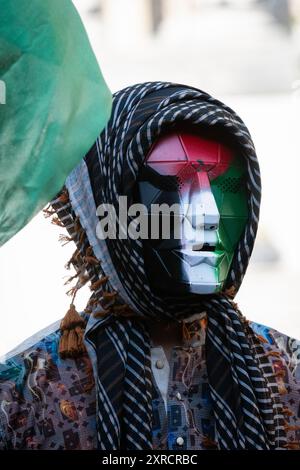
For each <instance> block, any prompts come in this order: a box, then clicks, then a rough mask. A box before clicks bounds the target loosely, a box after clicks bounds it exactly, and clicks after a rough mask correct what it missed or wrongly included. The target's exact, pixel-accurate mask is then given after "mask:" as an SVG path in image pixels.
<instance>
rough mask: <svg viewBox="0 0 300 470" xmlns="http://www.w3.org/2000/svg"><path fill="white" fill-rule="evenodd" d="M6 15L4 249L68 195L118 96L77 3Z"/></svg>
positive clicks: (1, 17)
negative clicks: (68, 181) (69, 180)
mask: <svg viewBox="0 0 300 470" xmlns="http://www.w3.org/2000/svg"><path fill="white" fill-rule="evenodd" d="M0 12H1V13H0V80H1V81H0V245H2V244H3V243H5V242H6V241H7V240H8V239H9V238H11V237H12V236H13V235H14V234H15V233H16V232H17V231H18V230H20V229H21V228H22V227H24V225H25V224H26V223H27V222H28V221H29V220H30V219H31V218H32V217H33V216H34V215H35V214H36V213H37V212H38V211H39V210H40V209H41V208H42V207H43V206H44V205H45V204H46V203H47V202H48V201H49V200H50V199H51V198H52V197H54V196H55V194H56V193H57V192H58V191H59V190H60V189H61V187H62V186H63V184H64V181H65V178H66V176H67V175H68V174H69V173H70V171H71V170H72V169H73V168H74V167H75V166H76V164H77V163H78V162H79V160H80V159H81V158H82V157H83V156H84V155H85V153H86V152H87V151H88V150H89V148H90V147H91V146H92V144H93V143H94V142H95V140H96V137H97V135H98V134H99V133H100V131H101V130H102V129H103V127H104V126H105V124H106V122H107V120H108V118H109V115H110V111H111V100H112V97H111V93H110V91H109V89H108V88H107V86H106V84H105V82H104V79H103V77H102V74H101V71H100V69H99V66H98V64H97V60H96V58H95V56H94V53H93V51H92V49H91V46H90V43H89V41H88V38H87V35H86V32H85V30H84V27H83V25H82V22H81V20H80V17H79V15H78V13H77V11H76V9H75V7H74V6H73V4H72V2H71V1H70V0H0ZM5 88H6V90H5ZM5 91H6V93H4V92H5ZM4 98H5V102H6V104H3V101H4Z"/></svg>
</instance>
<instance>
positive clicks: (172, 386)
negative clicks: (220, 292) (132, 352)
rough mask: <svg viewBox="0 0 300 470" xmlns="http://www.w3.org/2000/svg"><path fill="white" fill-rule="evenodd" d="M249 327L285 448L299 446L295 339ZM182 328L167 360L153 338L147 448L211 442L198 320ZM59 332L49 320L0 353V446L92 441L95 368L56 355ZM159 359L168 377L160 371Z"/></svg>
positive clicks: (299, 368) (78, 445)
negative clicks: (272, 383) (271, 381)
mask: <svg viewBox="0 0 300 470" xmlns="http://www.w3.org/2000/svg"><path fill="white" fill-rule="evenodd" d="M251 327H252V328H253V330H254V332H255V334H256V335H257V336H258V338H259V339H260V341H261V344H262V346H263V348H264V350H265V353H266V357H267V358H268V360H269V361H270V365H271V367H272V369H273V372H274V375H275V377H276V380H277V384H278V394H279V397H280V400H281V402H282V403H283V406H284V408H283V411H284V414H285V428H286V431H287V440H288V444H287V448H289V449H300V342H299V341H297V340H294V339H292V338H290V337H288V336H285V335H283V334H281V333H279V332H277V331H275V330H273V329H271V328H268V327H265V326H262V325H258V324H256V323H251ZM189 331H190V336H189V339H185V340H184V341H183V344H182V345H180V346H175V347H174V348H173V350H172V354H171V359H170V363H169V362H168V361H167V360H166V358H165V357H164V356H163V349H162V348H159V347H158V348H157V347H154V346H153V345H152V349H151V359H152V383H153V394H152V396H153V422H152V429H153V448H154V449H172V450H182V449H190V450H198V449H215V448H216V443H215V426H214V416H213V411H212V404H211V399H210V392H209V385H208V380H207V372H206V362H205V321H200V322H199V321H196V322H195V321H194V322H192V323H191V324H190V327H189ZM59 338H60V333H59V323H56V324H54V325H52V326H50V327H49V328H48V329H46V330H43V331H41V332H40V333H38V334H37V335H35V336H34V337H32V338H30V339H29V340H27V341H26V342H25V343H23V344H22V345H21V346H20V347H19V348H18V349H16V350H15V351H12V353H10V354H9V355H7V356H6V357H5V358H4V359H2V360H1V361H0V449H50V450H62V449H67V450H72V449H86V450H89V449H96V448H97V439H96V434H97V433H96V390H95V376H94V374H95V370H96V369H95V368H93V364H92V362H93V361H92V360H91V358H90V356H89V355H88V354H86V355H85V356H83V357H81V358H80V359H67V360H62V359H60V358H59V356H58V353H57V351H58V343H59ZM159 354H161V356H159ZM159 357H160V359H159ZM159 360H160V361H163V362H164V367H165V366H166V369H165V370H167V378H168V380H167V381H166V379H165V377H164V378H163V379H161V378H160V376H159V371H161V370H162V369H164V367H161V364H159V363H157V361H159ZM157 365H158V367H157ZM164 373H165V372H164Z"/></svg>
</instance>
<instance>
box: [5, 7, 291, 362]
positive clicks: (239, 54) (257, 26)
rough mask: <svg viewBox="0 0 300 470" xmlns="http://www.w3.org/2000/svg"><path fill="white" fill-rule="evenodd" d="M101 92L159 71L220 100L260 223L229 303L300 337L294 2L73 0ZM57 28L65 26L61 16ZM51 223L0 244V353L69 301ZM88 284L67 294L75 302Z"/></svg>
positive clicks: (66, 251)
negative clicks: (255, 183)
mask: <svg viewBox="0 0 300 470" xmlns="http://www.w3.org/2000/svg"><path fill="white" fill-rule="evenodd" d="M74 4H75V6H76V7H77V9H78V11H79V13H80V15H81V17H82V20H83V22H84V24H85V27H86V29H87V32H88V35H89V37H90V40H91V43H92V46H93V48H94V51H95V53H96V55H97V58H98V59H99V63H100V66H101V69H102V72H103V74H104V76H105V78H106V81H107V83H108V85H109V87H110V88H111V90H112V91H116V90H118V89H120V88H123V87H125V86H127V85H131V84H134V83H137V82H142V81H151V80H166V81H173V82H179V83H184V84H188V85H193V86H196V87H198V88H201V89H203V90H205V91H207V92H209V93H211V94H212V95H214V96H215V97H217V98H218V99H221V100H222V101H224V102H225V103H226V104H228V105H229V106H231V107H232V108H233V109H234V110H235V111H237V113H238V114H239V115H240V116H241V117H242V119H243V120H244V121H245V123H246V125H247V126H248V127H249V129H250V132H251V134H252V136H253V139H254V142H255V145H256V148H257V153H258V157H259V161H260V165H261V172H262V182H263V199H262V209H261V219H260V220H261V222H260V229H259V234H258V239H257V242H256V247H255V250H254V253H253V256H252V260H251V263H250V267H249V269H248V272H247V275H246V277H245V280H244V283H243V285H242V287H241V289H240V291H239V293H238V297H237V301H238V304H239V306H240V308H241V310H242V311H243V313H244V314H245V315H246V316H247V318H249V319H251V320H255V321H257V322H259V323H263V324H266V325H269V326H273V327H274V328H276V329H278V330H280V331H282V332H284V333H287V334H289V335H291V336H293V337H298V338H299V339H300V306H299V298H298V286H299V280H300V249H299V248H298V240H299V234H300V218H299V203H300V197H299V194H300V163H299V162H300V159H299V152H300V135H299V124H300V0H74ZM66 27H67V25H66ZM61 231H62V229H59V228H57V227H55V226H53V225H51V224H50V221H49V220H46V219H44V217H43V216H42V215H41V214H39V215H38V216H37V217H36V218H35V219H34V220H33V221H32V222H31V223H30V224H29V225H28V226H27V227H26V228H25V229H23V230H22V231H21V232H20V233H19V234H18V235H17V236H15V237H14V238H13V239H12V240H10V241H9V242H8V243H7V244H6V245H5V246H4V247H2V248H1V250H0V284H1V286H2V289H1V296H0V312H1V331H0V354H3V353H5V352H7V351H8V350H9V349H11V348H13V347H14V346H16V345H17V344H18V343H20V342H21V341H23V340H24V339H25V338H26V337H28V336H30V335H31V334H33V333H35V332H36V331H38V330H39V329H41V328H43V327H45V326H47V325H48V324H50V323H52V322H54V321H55V320H57V319H60V318H61V317H62V316H63V315H64V314H65V312H66V311H67V309H68V305H69V302H70V299H69V298H68V297H67V296H66V294H65V292H66V290H67V286H64V280H65V279H66V278H64V276H67V275H68V272H67V271H66V270H65V269H64V264H65V263H66V261H67V260H68V258H69V257H70V255H71V253H72V251H73V247H72V246H70V244H69V245H67V246H64V247H61V245H60V243H59V242H58V236H59V234H60V233H61ZM88 296H89V293H88V292H87V291H84V290H83V291H82V292H80V293H79V294H78V299H77V301H76V305H77V308H78V309H83V308H84V306H85V304H86V302H87V300H88Z"/></svg>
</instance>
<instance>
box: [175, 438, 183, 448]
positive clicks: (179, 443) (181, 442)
mask: <svg viewBox="0 0 300 470" xmlns="http://www.w3.org/2000/svg"><path fill="white" fill-rule="evenodd" d="M176 444H177V445H179V446H183V444H184V439H183V437H181V436H180V437H177V439H176Z"/></svg>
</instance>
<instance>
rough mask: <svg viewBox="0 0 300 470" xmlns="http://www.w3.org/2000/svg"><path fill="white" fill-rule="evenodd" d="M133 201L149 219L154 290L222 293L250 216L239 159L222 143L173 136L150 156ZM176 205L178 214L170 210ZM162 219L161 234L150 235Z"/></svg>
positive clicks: (147, 252)
mask: <svg viewBox="0 0 300 470" xmlns="http://www.w3.org/2000/svg"><path fill="white" fill-rule="evenodd" d="M134 199H135V201H136V202H139V203H141V204H143V205H144V206H146V208H147V213H148V217H149V227H150V230H149V237H148V239H144V240H143V252H144V261H145V269H146V274H147V277H148V279H149V283H150V285H151V287H152V289H153V290H154V291H157V292H159V293H165V294H170V295H172V294H174V292H176V293H178V292H180V293H196V294H212V293H214V292H219V291H221V290H222V288H223V285H224V282H225V280H226V278H227V275H228V272H229V268H230V265H231V262H232V259H233V255H234V251H235V248H236V246H237V244H238V241H239V240H240V237H241V236H242V233H243V231H244V229H245V226H246V222H247V218H248V205H247V189H246V165H245V162H244V160H243V159H242V156H241V155H238V154H237V152H235V151H234V150H233V149H231V148H230V147H229V146H227V145H225V144H223V143H221V142H220V141H218V140H213V139H211V138H209V139H208V138H203V137H200V136H196V135H193V134H189V133H185V132H176V133H175V132H174V133H172V134H168V135H166V136H164V137H162V138H160V139H159V140H158V141H157V142H156V143H155V144H154V146H153V147H152V149H151V150H150V152H149V154H148V156H147V158H146V159H145V162H144V165H143V167H142V169H141V171H140V173H139V177H138V181H137V185H136V190H135V198H134ZM153 205H154V206H153ZM155 205H158V206H156V207H155ZM174 205H175V206H174ZM158 207H161V208H164V209H162V210H161V211H159V210H158ZM172 207H176V208H177V209H178V208H179V209H178V210H177V212H176V211H175V212H174V213H173V212H172V211H169V210H168V208H172ZM154 208H155V210H154ZM157 221H159V232H158V233H157V230H156V231H154V230H152V229H153V227H154V226H156V227H157ZM168 227H169V229H168ZM178 227H179V228H180V230H178ZM153 234H154V236H153Z"/></svg>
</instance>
